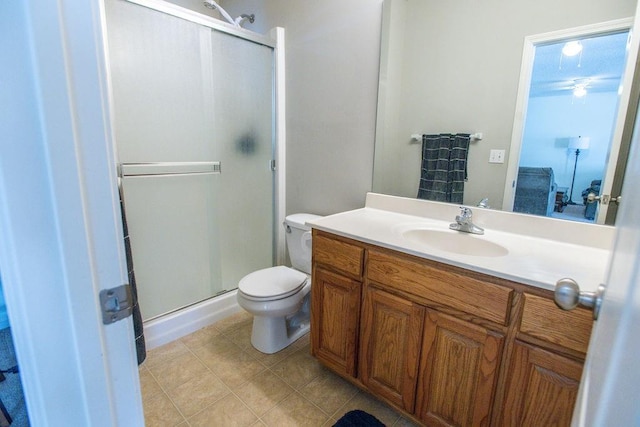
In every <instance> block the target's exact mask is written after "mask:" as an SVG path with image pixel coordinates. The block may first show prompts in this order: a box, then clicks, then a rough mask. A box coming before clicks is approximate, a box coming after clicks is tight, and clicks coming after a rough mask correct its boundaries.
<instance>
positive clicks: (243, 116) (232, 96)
mask: <svg viewBox="0 0 640 427" xmlns="http://www.w3.org/2000/svg"><path fill="white" fill-rule="evenodd" d="M211 51H212V67H211V68H212V77H213V80H212V82H213V83H212V85H213V93H214V97H213V109H214V115H213V116H212V121H213V123H214V127H215V129H216V130H215V140H216V143H215V144H214V145H215V149H216V153H217V157H218V158H219V159H220V160H221V163H222V173H221V174H220V187H219V188H220V192H219V193H218V197H217V200H218V201H219V202H220V203H219V205H218V216H219V218H220V224H222V225H223V226H222V227H220V242H221V245H220V253H221V264H222V266H223V267H222V282H223V283H225V284H228V285H229V286H232V287H233V288H235V287H237V283H238V281H239V280H240V279H241V278H242V277H243V276H244V275H246V274H248V273H250V272H252V271H255V270H258V269H261V268H266V267H270V266H272V265H273V262H274V229H273V228H274V190H273V189H274V172H273V171H272V169H271V160H272V159H273V158H274V145H273V141H274V130H273V122H274V118H273V104H274V102H273V99H274V94H273V49H272V48H270V47H267V46H263V45H260V44H256V43H250V42H247V41H246V40H243V39H240V38H238V37H234V36H231V35H228V34H225V33H221V32H217V31H212V33H211Z"/></svg>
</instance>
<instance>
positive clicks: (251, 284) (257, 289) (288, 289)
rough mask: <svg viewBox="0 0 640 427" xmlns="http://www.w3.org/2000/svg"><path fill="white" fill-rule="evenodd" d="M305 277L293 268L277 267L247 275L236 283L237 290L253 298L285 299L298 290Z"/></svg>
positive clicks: (302, 284)
mask: <svg viewBox="0 0 640 427" xmlns="http://www.w3.org/2000/svg"><path fill="white" fill-rule="evenodd" d="M306 280H307V275H306V274H304V273H302V272H300V271H298V270H294V269H293V268H289V267H285V266H283V265H279V266H277V267H270V268H264V269H262V270H258V271H254V272H253V273H250V274H247V275H246V276H244V277H243V278H242V279H240V283H238V289H240V292H242V293H243V294H245V295H248V296H250V297H253V298H264V299H274V298H276V297H277V298H278V299H280V298H285V297H287V296H289V295H293V294H295V293H296V292H298V291H299V290H300V288H302V287H303V286H304V284H305V282H306Z"/></svg>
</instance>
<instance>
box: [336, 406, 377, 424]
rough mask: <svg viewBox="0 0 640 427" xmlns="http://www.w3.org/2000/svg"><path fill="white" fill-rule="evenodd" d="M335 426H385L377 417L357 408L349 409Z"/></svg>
mask: <svg viewBox="0 0 640 427" xmlns="http://www.w3.org/2000/svg"><path fill="white" fill-rule="evenodd" d="M333 427H385V425H384V424H382V423H381V422H380V421H379V420H378V419H377V418H376V417H374V416H373V415H371V414H368V413H366V412H364V411H360V410H358V409H356V410H355V411H349V412H347V413H346V414H344V415H343V416H342V418H340V419H339V420H338V422H337V423H335V424H334V425H333Z"/></svg>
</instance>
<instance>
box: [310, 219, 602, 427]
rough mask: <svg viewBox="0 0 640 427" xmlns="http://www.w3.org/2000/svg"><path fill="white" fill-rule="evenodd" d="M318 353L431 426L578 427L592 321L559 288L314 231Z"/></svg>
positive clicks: (315, 341) (315, 349)
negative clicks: (555, 292) (558, 295)
mask: <svg viewBox="0 0 640 427" xmlns="http://www.w3.org/2000/svg"><path fill="white" fill-rule="evenodd" d="M311 319H312V320H311V337H312V354H313V355H314V356H315V357H317V358H318V360H319V361H321V362H322V363H323V364H325V365H326V366H327V367H329V368H330V369H332V370H334V371H335V372H337V373H338V374H340V375H342V376H343V377H344V378H346V379H348V380H349V381H351V382H352V383H354V384H356V385H357V386H359V387H361V388H363V389H366V390H368V391H369V392H371V393H372V394H374V395H375V396H377V397H379V398H381V399H383V400H385V401H386V402H388V403H389V404H391V405H393V406H395V407H396V408H398V409H399V410H401V411H403V412H404V413H405V414H407V415H408V416H409V417H411V418H412V419H414V420H415V421H417V422H420V423H423V424H424V425H427V426H477V425H479V426H489V425H496V426H500V425H502V426H524V425H531V426H534V425H569V421H570V420H571V416H572V413H573V406H574V404H575V399H576V393H577V389H578V386H579V381H580V375H581V371H582V364H583V361H584V357H585V354H586V351H587V346H588V342H589V336H590V331H591V326H592V321H591V313H590V312H588V311H587V310H582V309H578V310H574V311H572V312H566V311H563V310H561V309H559V308H558V307H556V306H555V303H554V302H553V300H552V293H551V292H549V291H547V290H543V289H538V288H532V287H529V286H526V285H523V284H519V283H515V282H511V281H508V280H504V279H500V278H497V277H493V276H487V275H483V274H480V273H476V272H473V271H470V270H466V269H462V268H458V267H453V266H449V265H445V264H441V263H437V262H434V261H431V260H427V259H422V258H418V257H415V256H411V255H407V254H404V253H400V252H396V251H393V250H389V249H384V248H380V247H378V246H375V245H372V244H367V243H362V242H357V241H355V240H350V239H346V238H344V237H340V236H334V235H332V234H331V233H327V232H323V231H319V230H316V229H314V230H313V287H312V318H311Z"/></svg>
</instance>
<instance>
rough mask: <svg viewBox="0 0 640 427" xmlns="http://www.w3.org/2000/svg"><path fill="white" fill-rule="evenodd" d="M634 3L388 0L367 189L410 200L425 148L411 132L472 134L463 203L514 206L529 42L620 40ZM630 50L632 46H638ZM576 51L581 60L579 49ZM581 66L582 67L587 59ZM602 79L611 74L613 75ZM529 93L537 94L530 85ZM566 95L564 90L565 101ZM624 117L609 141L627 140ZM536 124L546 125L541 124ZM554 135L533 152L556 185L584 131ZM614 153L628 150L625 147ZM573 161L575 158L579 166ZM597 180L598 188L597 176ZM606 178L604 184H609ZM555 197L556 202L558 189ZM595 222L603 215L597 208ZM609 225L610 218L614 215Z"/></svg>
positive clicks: (627, 78) (565, 175)
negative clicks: (547, 161) (547, 163)
mask: <svg viewBox="0 0 640 427" xmlns="http://www.w3.org/2000/svg"><path fill="white" fill-rule="evenodd" d="M635 9H636V2H635V0H633V1H629V0H615V1H613V2H608V3H607V4H603V3H602V2H598V1H595V0H589V1H587V4H585V1H568V2H562V4H558V3H557V2H553V3H552V2H551V1H546V0H545V1H542V2H536V3H535V4H517V5H515V4H514V5H510V4H508V5H505V4H504V3H503V2H495V1H492V2H482V4H479V3H478V2H473V1H471V0H464V1H461V2H456V3H455V4H451V3H446V4H445V3H442V2H438V1H435V0H385V2H384V13H383V38H382V49H381V64H380V86H379V104H378V120H377V129H376V147H375V159H374V176H373V191H375V192H380V193H384V194H392V195H398V196H404V197H416V195H417V190H418V183H419V180H420V163H421V155H422V153H421V141H419V140H412V138H411V136H412V135H414V134H437V133H458V132H460V133H476V132H479V133H482V136H483V139H482V140H478V141H472V142H471V143H470V145H469V156H468V164H467V169H468V180H467V182H466V183H465V192H464V204H467V205H471V206H473V205H476V204H477V203H478V202H479V201H480V200H482V199H485V198H488V199H489V205H490V206H491V207H492V208H497V209H500V208H502V209H505V210H512V209H513V206H514V200H513V199H514V195H515V186H514V184H515V183H514V181H517V173H518V169H519V159H520V155H521V154H522V153H521V150H520V142H521V141H522V139H523V136H524V135H525V133H526V132H525V126H524V123H525V117H526V110H527V108H526V106H527V103H528V100H529V88H530V83H531V72H532V70H533V66H532V64H533V58H534V56H535V51H536V48H538V50H539V51H544V50H545V49H542V47H546V46H552V45H554V44H559V43H562V44H564V43H566V42H568V41H576V40H584V45H585V46H586V45H587V44H588V42H590V41H591V40H590V39H591V38H593V37H595V36H599V35H604V34H622V35H621V36H619V37H621V38H623V39H624V38H625V37H626V36H625V35H624V32H625V31H627V29H628V27H629V26H630V25H631V23H632V19H631V18H630V17H632V16H634V15H635ZM603 23H606V25H605V24H603ZM607 25H608V26H607ZM534 35H539V36H534ZM536 37H537V38H536ZM587 39H589V40H587ZM556 42H557V43H556ZM554 48H555V49H561V47H559V46H555V47H554ZM527 49H530V50H531V51H530V52H529V55H530V58H529V60H528V61H530V62H529V63H527V62H526V61H527V60H526V57H527V56H526V55H527V52H526V50H527ZM635 49H636V52H634V53H637V47H636V48H635ZM591 51H592V52H593V49H592V50H591ZM628 52H633V48H632V49H629V50H628V51H627V52H625V53H623V54H622V55H623V56H624V58H623V60H622V61H623V62H625V65H624V67H623V68H624V70H623V71H624V73H623V74H624V75H623V76H622V81H623V83H624V84H623V86H622V87H623V90H626V98H625V94H624V92H621V94H619V93H618V91H617V89H616V90H615V91H616V92H615V94H614V95H612V96H613V97H614V98H615V101H614V103H615V108H614V109H615V110H616V113H617V111H618V108H617V107H618V105H622V104H624V103H625V102H626V103H628V99H629V97H630V96H631V95H630V87H631V80H632V77H633V67H632V66H631V65H629V63H628V62H629V61H628V58H627V56H628ZM583 55H584V57H583V59H584V60H585V61H587V55H586V52H585V53H583ZM578 58H580V57H579V56H578ZM561 59H562V58H561V57H560V55H557V58H556V59H555V60H553V61H549V62H553V63H554V67H558V68H561V67H562V66H563V63H562V62H561ZM540 61H541V60H540ZM540 61H539V62H540ZM609 62H611V61H609ZM633 62H635V61H633ZM569 65H571V60H569V59H566V58H565V61H564V67H565V71H566V70H567V69H568V68H569ZM527 67H528V71H527ZM583 68H584V69H585V70H586V69H587V66H586V65H584V66H583ZM521 70H523V75H522V77H523V78H522V79H521ZM629 70H631V71H629ZM527 73H529V75H528V76H527V75H526V74H527ZM603 73H604V71H602V70H597V71H596V72H595V74H594V76H595V77H593V78H592V79H591V81H590V83H589V84H592V86H591V91H590V92H589V88H588V87H587V89H586V90H587V91H588V92H589V95H587V98H589V96H590V98H589V99H588V101H585V102H591V104H590V105H595V104H596V101H597V98H598V96H596V95H597V91H596V89H595V86H596V80H597V79H598V78H601V80H604V77H603ZM609 77H611V76H609ZM609 77H607V79H608V80H611V81H613V80H615V79H614V78H609ZM573 79H574V80H575V82H568V81H566V80H565V81H553V82H551V81H548V82H547V83H546V84H547V86H548V87H547V89H550V88H551V87H553V86H555V87H559V86H563V87H565V88H566V87H567V86H568V85H569V84H570V83H572V85H573V86H576V85H579V84H582V83H583V81H582V80H580V81H579V79H578V75H577V74H576V75H575V76H574V77H573ZM521 80H524V81H525V83H522V82H521ZM587 86H588V85H587ZM618 86H620V85H619V84H618ZM572 89H573V88H572ZM535 90H536V91H537V90H539V88H536V89H535ZM565 90H567V89H565ZM534 95H536V96H540V94H539V93H537V92H536V93H535V94H534ZM572 97H573V95H571V96H569V102H571V98H572ZM573 102H574V105H575V106H576V107H584V106H585V105H587V104H586V103H585V104H580V102H582V101H580V100H577V101H576V99H573ZM625 117H626V115H615V117H613V118H612V121H613V122H614V123H613V124H610V127H611V129H610V130H609V134H610V138H609V140H614V139H616V138H617V139H618V140H619V141H620V140H624V138H623V137H622V136H623V129H625V127H624V126H623V125H624V120H625ZM514 118H515V119H514ZM541 120H544V119H541ZM538 126H539V127H540V128H544V127H545V123H544V122H543V123H540V124H539V125H538ZM549 127H550V126H549ZM555 132H556V134H554V135H553V137H550V138H551V141H552V142H551V143H550V146H551V147H552V148H553V150H554V152H553V153H550V152H549V153H547V152H546V151H545V150H546V149H547V148H544V147H536V148H535V149H534V151H535V150H537V151H538V154H539V157H541V158H545V156H546V157H548V158H551V157H553V156H556V157H559V158H557V159H555V160H557V162H556V163H554V164H553V165H551V166H552V167H553V168H554V169H557V172H556V175H557V179H556V181H559V182H556V183H555V184H556V187H557V188H561V189H564V190H565V191H567V189H568V188H569V187H570V185H569V184H570V181H568V179H569V178H571V174H572V171H573V167H574V160H575V149H573V151H571V149H570V148H569V143H570V142H571V143H572V144H574V145H575V144H576V143H577V142H576V141H580V142H581V143H583V144H584V142H585V140H586V139H578V137H580V136H583V135H582V132H580V131H579V130H569V129H564V130H557V131H555ZM586 132H587V131H585V133H586ZM603 132H605V133H606V131H603ZM584 136H585V137H587V138H589V137H590V138H595V137H592V136H591V135H586V134H585V135H584ZM629 137H630V135H629ZM572 138H574V139H575V141H574V140H573V139H572ZM605 139H606V138H605ZM629 139H630V138H629ZM587 140H588V139H587ZM514 141H516V142H515V143H514ZM572 141H573V142H572ZM592 141H593V143H594V144H595V143H596V142H597V141H596V140H595V139H592ZM592 147H595V145H592ZM494 150H497V151H498V152H502V153H503V156H502V158H503V159H504V162H503V163H490V162H489V157H490V154H491V153H492V151H494ZM525 150H526V149H525ZM605 151H606V150H605ZM572 153H574V156H573V157H572V155H571V154H572ZM582 153H583V155H582V158H581V159H580V160H584V159H585V158H586V157H587V154H588V155H589V157H590V158H591V159H592V160H593V158H594V157H596V156H597V155H600V156H602V154H601V153H600V154H596V151H595V150H593V151H590V152H588V153H587V152H586V151H585V150H584V149H583V151H582ZM620 153H621V156H624V155H625V150H624V147H623V149H621V150H620ZM604 157H606V158H605V159H602V160H603V162H608V163H611V164H613V165H615V164H616V160H617V157H618V148H616V147H614V148H613V149H609V150H608V152H607V153H605V154H604ZM555 160H554V161H555ZM623 160H624V159H623ZM623 163H624V162H623ZM585 164H586V163H585ZM524 166H526V165H524ZM579 167H580V163H578V170H580V169H579ZM613 169H615V168H613ZM586 170H587V169H586V168H585V171H586ZM590 173H591V175H593V177H591V178H589V177H584V179H583V178H580V179H581V181H578V184H575V183H574V186H575V188H576V189H575V190H574V194H573V200H574V201H575V203H578V202H580V203H582V201H583V200H582V196H581V193H582V191H583V190H585V189H586V188H588V185H590V184H591V181H596V180H597V179H598V178H600V176H599V173H598V172H594V171H593V170H591V172H590ZM596 175H598V176H596ZM601 180H602V184H603V186H604V184H605V182H606V181H605V180H604V176H602V178H601ZM585 182H586V184H585ZM611 185H612V183H609V191H610V190H611ZM582 187H585V188H582ZM552 196H553V199H555V197H556V194H555V192H554V194H553V195H552ZM565 197H568V195H566V196H565ZM561 200H562V197H561ZM582 210H583V211H584V206H583V207H582ZM516 211H517V209H516ZM552 211H553V210H552ZM527 213H531V212H527ZM582 215H584V213H582ZM598 222H600V223H604V222H605V217H604V215H603V216H602V218H598ZM607 223H613V219H611V220H610V221H607Z"/></svg>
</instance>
